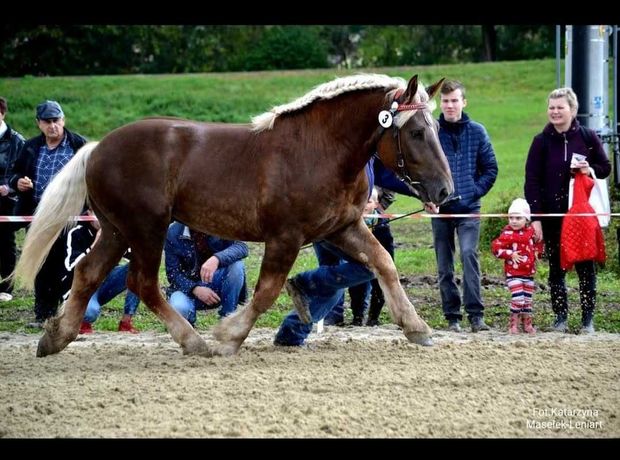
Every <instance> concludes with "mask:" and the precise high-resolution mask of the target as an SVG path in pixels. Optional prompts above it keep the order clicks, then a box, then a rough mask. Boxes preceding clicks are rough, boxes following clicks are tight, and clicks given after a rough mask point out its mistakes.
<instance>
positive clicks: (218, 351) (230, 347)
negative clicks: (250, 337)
mask: <svg viewBox="0 0 620 460" xmlns="http://www.w3.org/2000/svg"><path fill="white" fill-rule="evenodd" d="M237 351H239V345H237V344H236V343H218V344H215V345H214V346H213V349H212V352H213V355H215V356H233V355H235V354H236V353H237Z"/></svg>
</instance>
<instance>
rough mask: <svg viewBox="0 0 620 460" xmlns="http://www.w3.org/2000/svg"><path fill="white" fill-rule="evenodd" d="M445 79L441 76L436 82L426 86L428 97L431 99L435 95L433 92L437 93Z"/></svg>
mask: <svg viewBox="0 0 620 460" xmlns="http://www.w3.org/2000/svg"><path fill="white" fill-rule="evenodd" d="M445 79H446V77H443V78H442V79H441V80H439V81H438V82H437V83H435V84H433V85H431V86H429V87H427V88H426V94H428V98H429V99H432V98H433V96H435V94H436V93H437V91H439V88H441V85H442V84H443V81H444V80H445Z"/></svg>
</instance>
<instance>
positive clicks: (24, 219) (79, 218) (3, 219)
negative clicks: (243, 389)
mask: <svg viewBox="0 0 620 460" xmlns="http://www.w3.org/2000/svg"><path fill="white" fill-rule="evenodd" d="M567 215H568V214H567V213H562V212H558V213H549V214H543V213H534V214H532V217H564V216H567ZM570 215H571V216H577V217H593V216H610V217H620V213H618V212H611V213H609V212H602V213H596V212H581V213H575V214H570ZM364 217H381V218H383V219H396V218H402V217H407V218H409V219H421V218H431V219H446V218H458V217H464V218H467V217H477V218H480V217H508V214H507V213H495V214H494V213H486V214H485V213H478V214H430V213H419V214H411V215H409V214H388V213H385V214H364ZM33 220H34V216H0V222H32V221H33ZM73 220H74V221H76V222H91V221H95V220H97V218H96V217H94V216H75V217H74V218H73Z"/></svg>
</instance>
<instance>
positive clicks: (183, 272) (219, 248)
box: [165, 222, 248, 325]
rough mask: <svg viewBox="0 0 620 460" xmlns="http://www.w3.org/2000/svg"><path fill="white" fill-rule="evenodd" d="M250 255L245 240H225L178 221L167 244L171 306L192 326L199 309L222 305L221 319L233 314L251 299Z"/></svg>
mask: <svg viewBox="0 0 620 460" xmlns="http://www.w3.org/2000/svg"><path fill="white" fill-rule="evenodd" d="M247 256H248V246H247V244H245V243H244V242H243V241H230V240H222V239H220V238H217V237H215V236H211V235H206V234H204V233H200V232H196V231H194V230H191V229H190V228H189V227H187V226H186V225H183V224H182V223H180V222H174V223H173V224H171V225H170V228H169V229H168V236H167V237H166V245H165V259H166V276H167V277H168V281H169V282H170V287H169V288H168V296H169V297H170V305H172V307H173V308H174V309H175V310H177V311H178V312H179V313H180V314H181V315H182V316H183V317H184V318H185V319H186V320H188V321H189V322H190V324H192V325H194V324H195V322H196V310H201V309H203V310H204V309H212V308H217V307H218V306H219V307H220V308H219V315H220V318H223V317H225V316H228V315H230V314H231V313H233V312H234V311H235V310H236V309H237V305H238V304H239V303H243V302H245V299H246V297H247V288H246V281H245V265H244V263H243V259H245V258H246V257H247Z"/></svg>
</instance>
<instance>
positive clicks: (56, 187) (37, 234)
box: [13, 142, 98, 290]
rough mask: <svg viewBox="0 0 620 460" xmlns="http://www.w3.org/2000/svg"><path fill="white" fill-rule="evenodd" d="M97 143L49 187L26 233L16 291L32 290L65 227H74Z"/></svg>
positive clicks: (86, 148)
mask: <svg viewBox="0 0 620 460" xmlns="http://www.w3.org/2000/svg"><path fill="white" fill-rule="evenodd" d="M97 144H98V142H89V143H87V144H86V145H84V146H83V147H82V148H81V149H80V150H78V151H77V152H76V153H75V155H74V156H73V158H71V161H69V163H67V164H66V165H65V166H64V167H63V168H62V169H61V170H60V172H59V173H58V174H57V175H56V176H54V178H53V179H52V181H51V182H50V183H49V185H48V186H47V188H46V189H45V191H44V192H43V196H42V197H41V201H40V202H39V205H38V206H37V210H36V212H35V213H34V219H33V221H32V223H31V224H30V228H29V229H28V232H27V233H26V239H25V241H24V247H23V250H22V253H21V256H20V258H19V260H18V262H17V265H16V266H15V271H14V272H13V277H14V283H15V285H16V286H17V287H22V288H24V289H28V290H32V289H33V287H34V279H35V277H36V275H37V273H38V272H39V270H40V269H41V266H42V265H43V262H45V259H46V257H47V254H48V253H49V252H50V249H51V248H52V245H53V244H54V241H56V239H57V238H58V236H59V235H60V232H62V230H63V228H64V227H71V226H72V225H75V221H74V220H73V219H71V217H73V216H78V215H80V213H81V212H82V209H83V208H84V204H85V202H86V197H87V190H86V163H87V162H88V159H89V158H90V154H91V153H92V151H93V150H94V148H95V147H96V146H97Z"/></svg>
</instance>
